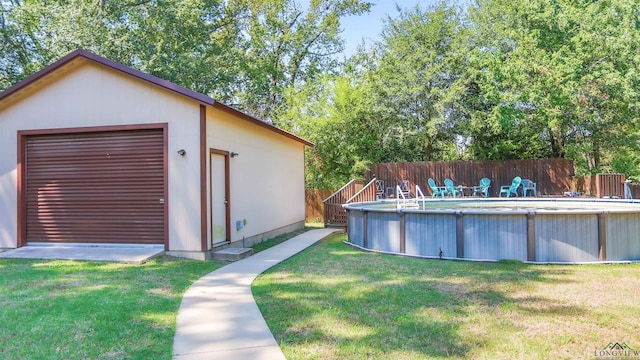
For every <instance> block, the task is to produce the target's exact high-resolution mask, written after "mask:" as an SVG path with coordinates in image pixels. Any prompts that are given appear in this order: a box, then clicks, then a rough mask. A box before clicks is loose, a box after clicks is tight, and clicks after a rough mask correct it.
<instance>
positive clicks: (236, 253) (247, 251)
mask: <svg viewBox="0 0 640 360" xmlns="http://www.w3.org/2000/svg"><path fill="white" fill-rule="evenodd" d="M251 255H253V249H252V248H236V247H229V248H226V249H222V250H218V251H214V252H213V254H212V258H213V260H223V261H231V262H233V261H238V260H242V259H244V258H247V257H249V256H251Z"/></svg>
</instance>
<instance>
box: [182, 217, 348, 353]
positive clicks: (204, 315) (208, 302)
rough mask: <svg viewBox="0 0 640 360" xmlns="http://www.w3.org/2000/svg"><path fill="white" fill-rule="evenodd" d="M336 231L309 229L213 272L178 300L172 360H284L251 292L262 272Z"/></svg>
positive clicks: (192, 286)
mask: <svg viewBox="0 0 640 360" xmlns="http://www.w3.org/2000/svg"><path fill="white" fill-rule="evenodd" d="M337 231H339V230H336V229H318V230H310V231H307V232H305V233H303V234H300V235H298V236H296V237H294V238H292V239H290V240H287V241H285V242H283V243H282V244H279V245H276V246H274V247H272V248H270V249H267V250H265V251H262V252H259V253H258V254H256V255H253V256H250V257H248V258H246V259H244V260H240V261H237V262H234V263H231V264H229V265H226V266H224V267H222V268H220V269H218V270H216V271H213V272H211V273H209V274H207V275H205V276H204V277H202V278H201V279H200V280H198V281H196V282H195V283H194V284H193V285H191V287H190V288H189V289H188V290H187V292H186V293H185V294H184V297H183V298H182V303H181V304H180V310H179V311H178V319H177V325H176V335H175V338H174V339H173V358H174V359H179V360H183V359H189V360H191V359H234V360H241V359H251V360H259V359H264V360H276V359H284V358H285V357H284V354H283V353H282V351H281V350H280V347H279V346H278V343H277V342H276V340H275V338H274V337H273V334H271V331H270V330H269V328H268V327H267V323H266V322H265V320H264V318H263V317H262V313H260V310H259V309H258V306H257V305H256V303H255V301H254V299H253V294H252V293H251V283H252V282H253V280H254V279H255V278H256V277H257V276H258V275H259V274H261V273H262V272H264V271H265V270H267V269H269V268H270V267H272V266H274V265H276V264H278V263H280V262H281V261H283V260H285V259H287V258H289V257H291V256H293V255H295V254H297V253H299V252H301V251H302V250H304V249H306V248H307V247H309V246H311V245H313V244H315V243H316V242H318V241H319V240H321V239H324V238H325V237H327V236H329V235H331V234H332V233H334V232H337Z"/></svg>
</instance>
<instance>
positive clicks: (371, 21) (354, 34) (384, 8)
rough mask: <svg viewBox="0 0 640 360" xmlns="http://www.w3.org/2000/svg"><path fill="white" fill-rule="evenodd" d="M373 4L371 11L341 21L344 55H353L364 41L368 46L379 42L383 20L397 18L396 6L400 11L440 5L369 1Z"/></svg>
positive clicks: (429, 0)
mask: <svg viewBox="0 0 640 360" xmlns="http://www.w3.org/2000/svg"><path fill="white" fill-rule="evenodd" d="M370 1H371V2H372V3H374V5H373V6H371V11H370V12H369V13H365V14H363V15H360V16H349V17H346V18H344V19H342V28H343V29H344V31H343V33H342V37H343V38H344V39H345V50H344V55H345V56H349V55H352V54H353V53H355V51H356V49H357V47H358V45H360V43H361V42H362V40H363V39H364V41H365V43H366V44H367V46H368V45H370V44H372V43H373V42H375V41H378V40H380V33H381V32H382V24H383V20H384V19H386V18H387V16H391V17H396V16H398V10H397V9H396V4H397V5H398V6H400V7H401V8H402V9H411V8H414V7H415V6H416V5H420V7H421V8H423V9H424V8H426V7H429V6H432V5H434V4H437V3H440V1H438V0H370Z"/></svg>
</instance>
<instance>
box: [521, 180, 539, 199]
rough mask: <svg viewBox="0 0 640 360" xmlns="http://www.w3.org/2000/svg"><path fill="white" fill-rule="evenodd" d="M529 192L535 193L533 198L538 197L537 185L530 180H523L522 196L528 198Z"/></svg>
mask: <svg viewBox="0 0 640 360" xmlns="http://www.w3.org/2000/svg"><path fill="white" fill-rule="evenodd" d="M527 192H529V193H533V196H538V194H537V192H536V183H534V182H533V181H531V180H529V179H522V196H527Z"/></svg>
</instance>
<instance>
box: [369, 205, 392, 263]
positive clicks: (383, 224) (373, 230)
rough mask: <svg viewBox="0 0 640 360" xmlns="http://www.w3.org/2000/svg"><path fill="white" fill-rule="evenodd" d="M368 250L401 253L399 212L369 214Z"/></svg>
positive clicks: (372, 212) (370, 212) (371, 212)
mask: <svg viewBox="0 0 640 360" xmlns="http://www.w3.org/2000/svg"><path fill="white" fill-rule="evenodd" d="M367 213H368V214H367V243H368V246H367V247H368V248H369V249H373V250H377V251H390V252H396V253H399V252H400V214H399V213H397V212H374V211H369V212H367Z"/></svg>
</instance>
